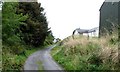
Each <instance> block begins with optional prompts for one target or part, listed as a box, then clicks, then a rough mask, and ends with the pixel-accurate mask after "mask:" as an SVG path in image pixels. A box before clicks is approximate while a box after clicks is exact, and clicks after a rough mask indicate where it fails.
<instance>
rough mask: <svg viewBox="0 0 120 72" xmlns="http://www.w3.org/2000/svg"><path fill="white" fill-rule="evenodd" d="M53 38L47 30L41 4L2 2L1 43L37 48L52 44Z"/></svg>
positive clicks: (48, 29)
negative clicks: (21, 44) (22, 44)
mask: <svg viewBox="0 0 120 72" xmlns="http://www.w3.org/2000/svg"><path fill="white" fill-rule="evenodd" d="M53 40H54V36H53V35H52V31H51V30H50V28H48V22H47V18H46V16H45V13H44V8H43V7H41V3H37V2H4V3H3V6H2V41H3V44H9V45H13V44H16V43H25V44H26V45H32V46H35V47H38V46H40V45H45V44H52V43H53Z"/></svg>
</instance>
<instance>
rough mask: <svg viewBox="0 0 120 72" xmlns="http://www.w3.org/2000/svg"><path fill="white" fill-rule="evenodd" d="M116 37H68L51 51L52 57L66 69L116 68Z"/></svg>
mask: <svg viewBox="0 0 120 72" xmlns="http://www.w3.org/2000/svg"><path fill="white" fill-rule="evenodd" d="M117 41H118V38H117V35H116V34H115V35H111V36H107V38H106V37H101V38H97V37H96V38H95V37H94V38H89V39H88V38H87V37H85V36H78V35H77V36H75V38H74V39H72V37H71V36H70V37H68V38H67V39H64V40H63V44H62V45H61V46H57V47H56V48H54V49H53V50H52V52H51V54H52V56H53V57H54V59H55V60H56V61H57V62H58V63H59V64H61V65H62V66H63V67H64V68H65V69H66V70H118V69H120V63H119V62H118V42H117Z"/></svg>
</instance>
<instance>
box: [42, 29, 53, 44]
mask: <svg viewBox="0 0 120 72" xmlns="http://www.w3.org/2000/svg"><path fill="white" fill-rule="evenodd" d="M53 41H54V36H53V35H52V32H51V31H50V32H49V34H48V36H47V37H46V39H45V42H44V44H45V45H50V44H53Z"/></svg>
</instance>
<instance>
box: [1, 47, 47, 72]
mask: <svg viewBox="0 0 120 72" xmlns="http://www.w3.org/2000/svg"><path fill="white" fill-rule="evenodd" d="M45 47H46V46H43V47H38V48H36V47H31V46H27V45H18V46H4V45H3V48H2V70H3V71H4V70H23V66H24V63H25V61H26V59H27V58H28V57H29V56H30V55H31V54H32V53H34V52H36V51H38V50H41V49H43V48H45ZM12 48H13V49H12ZM17 48H18V49H17ZM20 49H21V51H20ZM18 50H19V51H18ZM17 51H18V52H19V53H18V52H17Z"/></svg>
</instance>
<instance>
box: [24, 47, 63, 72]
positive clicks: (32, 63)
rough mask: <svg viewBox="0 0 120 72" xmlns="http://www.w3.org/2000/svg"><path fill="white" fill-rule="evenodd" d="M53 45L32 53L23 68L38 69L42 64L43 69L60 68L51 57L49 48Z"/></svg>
mask: <svg viewBox="0 0 120 72" xmlns="http://www.w3.org/2000/svg"><path fill="white" fill-rule="evenodd" d="M54 47H55V45H53V46H50V47H48V48H45V49H43V50H40V51H37V52H35V53H33V54H32V55H31V56H29V57H28V59H27V60H26V62H25V65H24V70H40V69H39V67H40V66H42V67H43V69H44V70H62V68H61V67H60V66H59V65H58V64H57V63H56V62H55V61H54V60H53V59H52V57H51V55H50V50H51V49H52V48H54Z"/></svg>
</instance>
